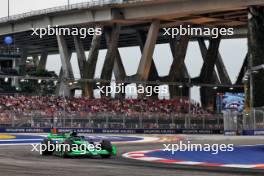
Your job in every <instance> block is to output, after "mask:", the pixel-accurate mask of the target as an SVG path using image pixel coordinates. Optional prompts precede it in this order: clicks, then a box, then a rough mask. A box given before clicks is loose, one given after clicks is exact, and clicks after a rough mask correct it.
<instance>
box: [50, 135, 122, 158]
mask: <svg viewBox="0 0 264 176" xmlns="http://www.w3.org/2000/svg"><path fill="white" fill-rule="evenodd" d="M47 139H48V140H50V141H57V143H58V144H63V143H64V142H65V141H66V140H71V141H72V144H77V145H81V144H86V145H87V146H88V145H89V144H90V143H89V142H88V141H86V140H85V138H82V137H77V140H76V137H73V136H71V134H70V133H58V134H54V133H49V134H48V136H47ZM53 154H54V155H57V156H62V157H65V156H69V157H71V156H72V157H73V156H98V155H99V156H102V155H105V156H116V154H117V148H116V146H114V145H112V151H111V152H109V151H107V150H104V149H102V150H88V149H86V150H85V151H84V150H80V149H78V150H71V151H68V152H67V153H66V154H65V152H63V151H54V152H53Z"/></svg>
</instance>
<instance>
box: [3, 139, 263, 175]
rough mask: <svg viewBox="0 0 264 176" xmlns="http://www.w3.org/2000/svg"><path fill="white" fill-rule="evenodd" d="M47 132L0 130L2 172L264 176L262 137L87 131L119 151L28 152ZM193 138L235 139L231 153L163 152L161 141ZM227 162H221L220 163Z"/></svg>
mask: <svg viewBox="0 0 264 176" xmlns="http://www.w3.org/2000/svg"><path fill="white" fill-rule="evenodd" d="M45 136H46V134H0V170H1V175H2V174H3V175H8V176H17V175H22V176H24V175H63V176H68V175H71V176H72V175H76V176H79V175H80V176H81V175H87V174H92V175H95V176H97V175H98V176H105V175H117V176H119V175H120V176H121V175H122V176H123V175H131V176H132V175H140V176H141V175H142V176H143V175H144V176H146V175H149V176H160V175H175V176H191V175H192V176H198V175H199V176H200V175H203V176H234V175H263V173H264V169H263V168H264V167H263V166H264V145H262V144H264V137H262V136H223V135H116V134H113V135H111V134H109V135H105V134H85V138H87V139H89V140H91V139H92V140H94V141H100V140H101V139H109V140H111V141H112V142H113V143H114V144H115V145H117V150H118V154H117V156H116V157H112V158H110V159H99V158H67V159H63V158H59V157H56V156H41V155H40V154H39V153H38V152H32V151H31V150H32V145H31V144H33V143H40V141H41V140H43V138H45ZM180 141H191V142H192V143H200V144H219V145H220V144H233V145H234V146H235V147H234V151H233V152H231V153H228V152H223V153H222V152H220V153H219V154H217V155H212V154H210V153H206V152H175V153H174V154H171V153H170V152H168V151H163V150H162V149H163V148H164V144H178V143H180ZM224 165H225V167H224Z"/></svg>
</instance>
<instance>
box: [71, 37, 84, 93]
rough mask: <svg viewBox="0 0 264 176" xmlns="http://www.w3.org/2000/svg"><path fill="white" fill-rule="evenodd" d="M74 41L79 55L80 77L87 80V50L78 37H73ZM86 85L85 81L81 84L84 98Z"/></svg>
mask: <svg viewBox="0 0 264 176" xmlns="http://www.w3.org/2000/svg"><path fill="white" fill-rule="evenodd" d="M73 40H74V46H75V51H76V55H77V61H78V66H79V71H80V77H81V79H83V78H85V71H87V70H85V64H86V56H85V50H84V47H83V43H82V41H81V39H80V38H79V37H78V36H73ZM86 85H88V84H87V82H85V81H82V82H81V89H82V96H85V94H84V92H85V86H86Z"/></svg>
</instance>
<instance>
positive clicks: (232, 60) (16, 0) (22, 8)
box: [0, 0, 247, 101]
mask: <svg viewBox="0 0 264 176" xmlns="http://www.w3.org/2000/svg"><path fill="white" fill-rule="evenodd" d="M87 1H89V0H70V3H71V4H73V3H79V2H87ZM93 1H96V0H93ZM7 2H8V0H0V18H1V17H5V16H7V14H8V10H7V9H8V8H7V4H8V3H7ZM67 3H68V0H10V15H15V14H20V13H24V12H29V11H32V10H39V9H45V8H51V7H55V6H61V5H67ZM219 50H220V54H221V55H222V58H223V61H224V63H225V66H226V68H227V71H228V73H229V76H230V78H231V80H232V81H233V82H235V80H236V77H237V76H238V73H239V71H240V68H241V66H242V63H243V60H244V58H245V56H246V53H247V40H246V39H232V40H222V41H221V44H220V49H219ZM119 51H120V55H121V57H122V61H123V64H124V67H125V70H126V73H127V75H133V74H135V73H136V71H137V67H138V64H139V61H140V57H141V52H140V49H139V47H131V48H120V49H119ZM105 54H106V50H101V51H100V54H99V58H98V63H97V66H96V74H95V77H97V78H99V77H100V73H101V69H102V66H103V63H104V58H105ZM87 55H88V53H87ZM153 58H154V61H155V64H156V66H157V69H158V72H159V75H160V76H165V75H167V74H168V73H169V68H170V65H171V63H172V54H171V52H170V48H169V45H168V44H161V45H156V47H155V51H154V56H153ZM71 60H72V65H73V71H74V75H75V77H77V78H78V77H79V71H78V63H77V58H76V54H75V53H74V54H73V56H72V59H71ZM185 64H186V65H187V68H188V70H189V73H190V75H191V76H192V77H196V76H198V75H199V74H200V70H201V67H202V64H203V60H202V56H201V53H200V50H199V46H198V43H197V42H190V43H189V45H188V50H187V56H186V59H185ZM60 66H61V63H60V58H59V56H58V55H50V56H49V57H48V61H47V67H46V68H47V69H48V70H51V71H55V72H56V73H58V72H59V70H60ZM199 98H200V95H199V91H198V88H197V87H194V88H193V89H192V99H194V100H196V101H199Z"/></svg>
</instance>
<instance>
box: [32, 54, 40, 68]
mask: <svg viewBox="0 0 264 176" xmlns="http://www.w3.org/2000/svg"><path fill="white" fill-rule="evenodd" d="M32 60H33V64H34V67H37V66H38V64H39V56H38V55H33V56H32Z"/></svg>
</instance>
